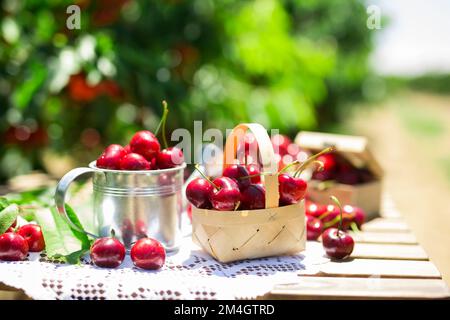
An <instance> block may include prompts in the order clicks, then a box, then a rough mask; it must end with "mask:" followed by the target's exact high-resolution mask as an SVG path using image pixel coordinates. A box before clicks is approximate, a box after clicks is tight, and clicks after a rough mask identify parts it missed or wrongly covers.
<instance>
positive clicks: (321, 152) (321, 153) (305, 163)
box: [294, 146, 336, 177]
mask: <svg viewBox="0 0 450 320" xmlns="http://www.w3.org/2000/svg"><path fill="white" fill-rule="evenodd" d="M335 150H336V148H335V147H334V146H331V147H328V148H325V149H323V150H322V151H320V152H318V153H316V154H315V155H312V156H311V157H309V158H308V159H306V161H305V162H303V163H302V164H301V165H300V167H299V168H298V169H297V171H296V172H295V173H294V177H296V176H298V175H300V174H301V173H302V172H303V170H305V169H306V168H307V167H308V166H309V165H310V164H311V163H314V162H316V159H317V158H318V157H320V156H321V155H323V154H325V153H329V152H333V151H335ZM322 167H323V164H322Z"/></svg>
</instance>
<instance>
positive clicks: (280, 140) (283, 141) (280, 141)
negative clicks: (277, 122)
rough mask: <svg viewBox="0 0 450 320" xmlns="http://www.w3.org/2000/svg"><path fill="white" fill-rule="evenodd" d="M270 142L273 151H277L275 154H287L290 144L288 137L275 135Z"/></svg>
mask: <svg viewBox="0 0 450 320" xmlns="http://www.w3.org/2000/svg"><path fill="white" fill-rule="evenodd" d="M270 140H271V141H272V145H273V148H274V149H275V151H278V152H276V153H279V154H280V155H282V156H284V155H285V154H287V153H288V148H289V145H290V144H291V143H292V141H291V139H289V137H288V136H285V135H283V134H276V135H274V136H273V137H272V138H271V139H270Z"/></svg>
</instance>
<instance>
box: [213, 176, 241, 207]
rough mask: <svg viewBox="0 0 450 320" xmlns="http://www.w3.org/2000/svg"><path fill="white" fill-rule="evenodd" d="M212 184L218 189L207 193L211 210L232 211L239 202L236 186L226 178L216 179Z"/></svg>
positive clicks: (238, 192) (239, 194)
mask: <svg viewBox="0 0 450 320" xmlns="http://www.w3.org/2000/svg"><path fill="white" fill-rule="evenodd" d="M213 183H214V185H216V186H217V187H219V188H218V189H216V188H213V189H212V190H211V192H210V193H209V201H211V205H212V206H213V208H214V209H215V210H219V211H232V210H234V209H235V208H236V207H237V205H238V204H239V202H240V200H241V192H240V191H239V186H238V184H237V183H236V182H235V181H234V180H233V179H230V178H228V177H219V178H216V179H214V181H213Z"/></svg>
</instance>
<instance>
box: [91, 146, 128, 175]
mask: <svg viewBox="0 0 450 320" xmlns="http://www.w3.org/2000/svg"><path fill="white" fill-rule="evenodd" d="M125 154H126V151H125V149H124V148H123V147H122V146H121V145H118V144H111V145H109V146H108V147H107V148H106V149H105V151H104V152H103V153H102V154H101V155H100V157H99V158H98V159H97V162H96V165H97V167H98V168H104V169H112V170H119V169H120V160H121V159H122V157H123V156H124V155H125Z"/></svg>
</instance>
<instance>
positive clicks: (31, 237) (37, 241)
mask: <svg viewBox="0 0 450 320" xmlns="http://www.w3.org/2000/svg"><path fill="white" fill-rule="evenodd" d="M17 233H18V234H20V235H21V236H22V237H23V238H24V239H25V240H26V241H27V243H28V249H29V251H30V252H40V251H42V250H44V249H45V241H44V235H43V234H42V229H41V227H40V226H38V225H37V224H32V223H30V224H26V225H24V226H22V227H20V228H19V230H18V231H17Z"/></svg>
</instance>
